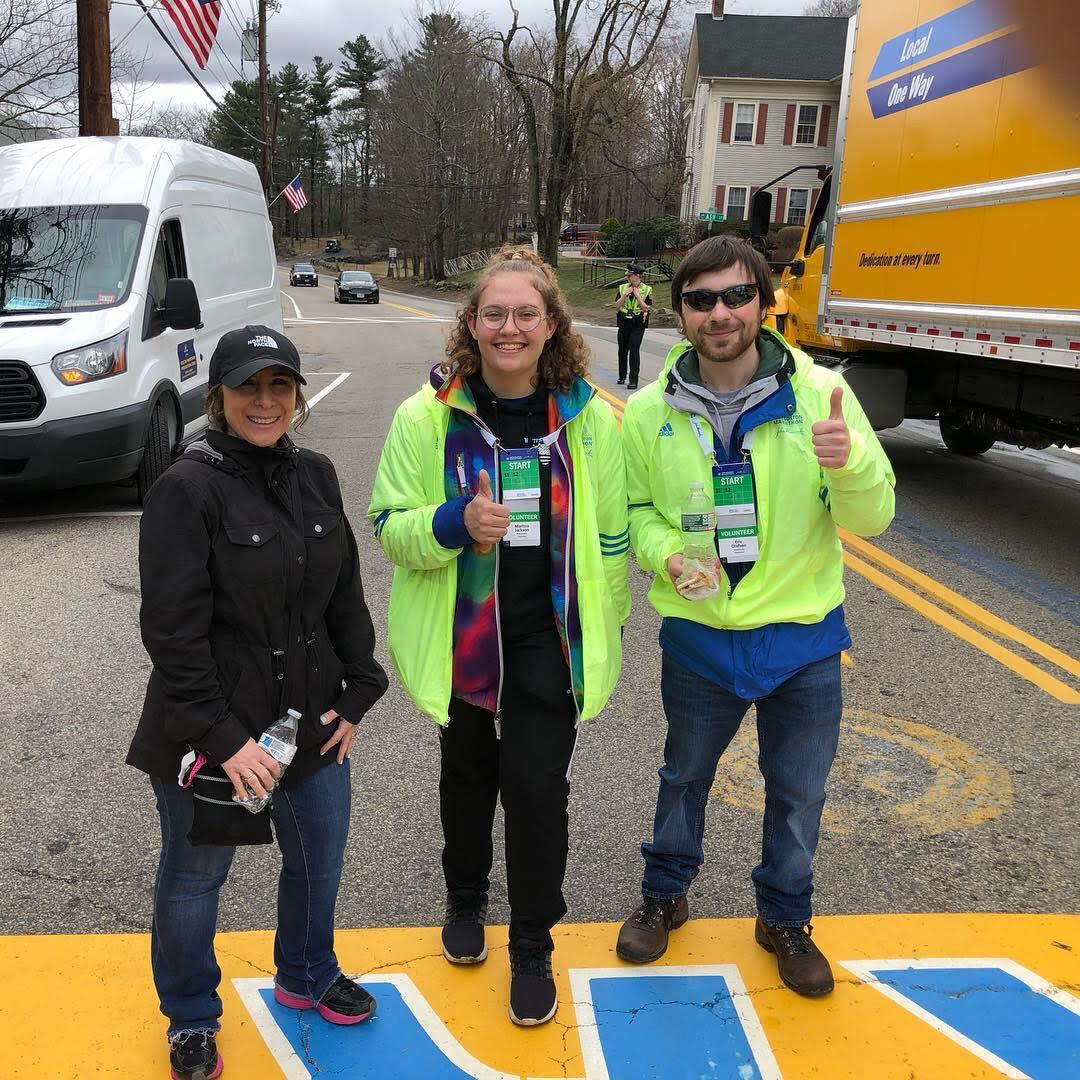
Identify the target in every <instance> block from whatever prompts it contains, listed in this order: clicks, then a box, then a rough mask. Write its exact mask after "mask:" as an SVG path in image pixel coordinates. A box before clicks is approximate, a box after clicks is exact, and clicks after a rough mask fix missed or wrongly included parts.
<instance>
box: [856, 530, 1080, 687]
mask: <svg viewBox="0 0 1080 1080" xmlns="http://www.w3.org/2000/svg"><path fill="white" fill-rule="evenodd" d="M844 562H845V563H846V564H847V565H848V566H849V567H850V568H851V569H852V570H854V571H855V572H856V573H858V574H861V575H862V576H863V577H864V578H866V580H867V581H869V582H871V583H872V584H874V585H877V586H878V588H880V589H883V590H884V591H885V592H887V593H888V594H889V595H890V596H893V597H895V598H896V599H897V600H899V601H900V602H901V603H903V604H906V605H907V606H908V607H909V608H911V609H912V610H913V611H917V612H918V613H919V614H920V615H922V616H924V617H925V618H927V619H929V620H930V621H931V622H932V623H936V624H937V625H938V626H940V627H941V628H942V629H944V630H948V631H949V632H950V633H951V634H955V635H956V637H958V638H960V639H961V640H963V641H966V642H967V643H968V644H969V645H973V646H974V647H975V648H976V649H978V650H979V651H980V652H984V653H986V655H987V656H989V657H991V658H993V659H994V660H996V661H997V662H998V663H999V664H1002V665H1004V666H1005V667H1007V668H1008V669H1009V670H1010V671H1012V672H1015V673H1016V674H1017V675H1019V676H1020V677H1021V678H1023V679H1026V680H1027V681H1028V682H1030V683H1032V684H1033V685H1034V686H1037V687H1038V688H1039V689H1040V690H1044V691H1045V692H1046V693H1048V694H1049V695H1050V696H1051V697H1053V698H1056V699H1057V700H1058V701H1062V702H1064V703H1065V704H1066V705H1080V691H1077V690H1074V689H1073V688H1072V687H1071V686H1067V685H1066V684H1065V683H1063V682H1062V681H1061V680H1060V679H1055V678H1054V676H1053V675H1048V674H1047V673H1046V672H1045V671H1042V670H1041V669H1040V668H1037V667H1036V666H1035V665H1034V664H1033V663H1031V661H1029V660H1025V659H1023V657H1020V656H1017V655H1016V653H1014V652H1011V651H1010V650H1008V649H1006V648H1005V646H1003V645H1001V644H999V643H998V642H996V641H994V640H992V639H991V638H988V637H987V636H986V635H985V634H981V633H979V631H978V630H974V629H972V628H971V627H970V626H968V625H967V623H964V622H961V621H960V620H959V619H958V618H956V617H955V616H954V615H950V614H949V613H948V612H947V611H942V609H941V608H939V607H937V606H935V605H934V604H931V603H930V601H929V600H926V599H925V598H923V597H921V596H919V594H918V593H916V592H912V590H911V589H909V588H907V587H906V586H904V585H901V584H900V583H899V582H896V581H893V579H892V578H890V577H887V576H886V575H885V574H883V573H882V572H881V571H880V570H878V569H877V568H876V567H873V566H871V565H870V564H869V563H867V562H864V561H863V560H862V559H860V558H859V557H858V556H856V555H853V554H852V553H851V552H850V551H845V552H844Z"/></svg>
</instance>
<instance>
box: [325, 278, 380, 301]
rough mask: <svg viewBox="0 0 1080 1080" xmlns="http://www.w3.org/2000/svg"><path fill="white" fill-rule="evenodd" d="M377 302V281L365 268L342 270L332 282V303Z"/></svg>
mask: <svg viewBox="0 0 1080 1080" xmlns="http://www.w3.org/2000/svg"><path fill="white" fill-rule="evenodd" d="M354 300H360V301H363V302H364V303H365V304H377V303H378V302H379V283H378V282H377V281H376V280H375V279H374V278H373V277H372V276H371V274H369V273H368V272H367V271H366V270H342V271H341V273H340V274H338V276H337V280H336V281H335V282H334V303H335V304H344V303H350V304H351V303H352V302H353V301H354Z"/></svg>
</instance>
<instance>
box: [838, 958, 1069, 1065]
mask: <svg viewBox="0 0 1080 1080" xmlns="http://www.w3.org/2000/svg"><path fill="white" fill-rule="evenodd" d="M837 963H838V964H840V966H841V967H846V968H847V969H848V971H851V972H853V973H854V974H855V975H857V976H858V977H859V978H860V979H862V981H863V982H865V983H866V984H867V986H872V987H873V988H874V989H875V990H877V991H879V992H880V993H882V994H884V995H885V997H887V998H888V999H889V1000H890V1001H894V1002H896V1004H897V1005H899V1006H900V1007H901V1008H903V1009H906V1010H907V1011H908V1012H909V1013H911V1014H912V1015H913V1016H917V1017H918V1018H919V1019H920V1020H922V1021H923V1023H925V1024H928V1025H929V1026H930V1027H932V1028H933V1029H934V1030H935V1031H940V1032H941V1034H942V1035H944V1036H945V1037H946V1038H948V1039H951V1040H952V1041H953V1042H955V1043H957V1044H958V1045H959V1046H962V1047H963V1048H964V1049H965V1050H967V1051H968V1052H969V1053H971V1054H974V1055H975V1057H977V1058H979V1059H980V1060H981V1061H985V1062H986V1063H987V1065H989V1066H991V1067H992V1068H994V1069H997V1070H998V1072H1001V1073H1004V1074H1005V1076H1008V1077H1011V1078H1013V1080H1028V1075H1027V1073H1024V1072H1021V1071H1020V1070H1019V1069H1017V1068H1015V1067H1014V1066H1013V1065H1010V1064H1009V1063H1008V1062H1007V1061H1004V1060H1003V1059H1002V1058H999V1057H998V1056H997V1055H996V1054H994V1053H993V1052H992V1051H990V1050H987V1048H986V1047H985V1046H980V1045H979V1044H978V1043H977V1042H974V1041H973V1040H971V1039H969V1038H968V1037H967V1036H966V1035H964V1034H962V1033H961V1032H959V1031H957V1030H956V1028H954V1027H952V1026H951V1025H950V1024H947V1023H945V1021H944V1020H942V1019H940V1018H939V1017H937V1016H935V1015H934V1014H933V1013H931V1012H929V1011H928V1010H926V1009H924V1008H923V1007H922V1006H921V1005H919V1004H917V1003H916V1002H914V1001H912V999H911V998H909V997H908V996H907V995H906V994H903V993H901V992H900V991H899V990H897V989H895V987H892V986H888V985H886V984H885V983H883V982H881V980H880V979H879V978H878V977H877V975H876V972H880V971H908V970H911V969H916V970H917V969H919V968H959V969H960V970H962V971H967V970H970V969H972V968H999V969H1000V970H1002V971H1004V972H1006V973H1007V974H1009V975H1012V976H1013V978H1015V979H1017V980H1018V981H1019V982H1022V983H1024V984H1025V985H1026V986H1029V987H1030V988H1031V989H1032V990H1034V991H1035V993H1036V994H1042V995H1043V996H1044V997H1047V998H1049V999H1050V1000H1051V1001H1053V1002H1054V1003H1055V1004H1057V1005H1060V1006H1061V1007H1062V1008H1065V1009H1068V1010H1069V1011H1070V1012H1073V1013H1076V1014H1077V1015H1080V1001H1078V1000H1077V999H1076V998H1075V997H1073V996H1072V995H1071V994H1068V993H1066V992H1065V991H1064V990H1060V989H1058V987H1056V986H1054V985H1053V983H1050V982H1047V981H1046V979H1044V978H1042V976H1041V975H1036V974H1035V972H1033V971H1030V970H1029V969H1028V968H1026V967H1023V966H1022V965H1021V964H1018V963H1016V961H1015V960H1009V959H1006V958H1005V957H998V958H995V957H938V958H930V957H923V958H920V959H918V960H915V959H911V960H838V961H837Z"/></svg>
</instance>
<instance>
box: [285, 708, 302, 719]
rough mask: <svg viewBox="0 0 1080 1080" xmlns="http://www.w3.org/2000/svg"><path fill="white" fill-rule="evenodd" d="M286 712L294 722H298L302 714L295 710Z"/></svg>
mask: <svg viewBox="0 0 1080 1080" xmlns="http://www.w3.org/2000/svg"><path fill="white" fill-rule="evenodd" d="M286 711H287V712H288V714H289V715H290V716H291V717H292V718H293V719H294V720H299V719H300V717H301V716H302V715H303V713H298V712H297V711H296V710H295V709H287V710H286Z"/></svg>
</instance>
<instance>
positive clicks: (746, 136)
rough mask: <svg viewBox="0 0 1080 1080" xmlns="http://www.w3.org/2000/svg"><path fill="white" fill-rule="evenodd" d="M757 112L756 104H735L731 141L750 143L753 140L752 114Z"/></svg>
mask: <svg viewBox="0 0 1080 1080" xmlns="http://www.w3.org/2000/svg"><path fill="white" fill-rule="evenodd" d="M756 113H757V106H756V105H746V104H742V105H736V106H735V132H734V134H733V136H732V140H731V141H732V142H741V143H752V142H753V141H754V116H755V114H756Z"/></svg>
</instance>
